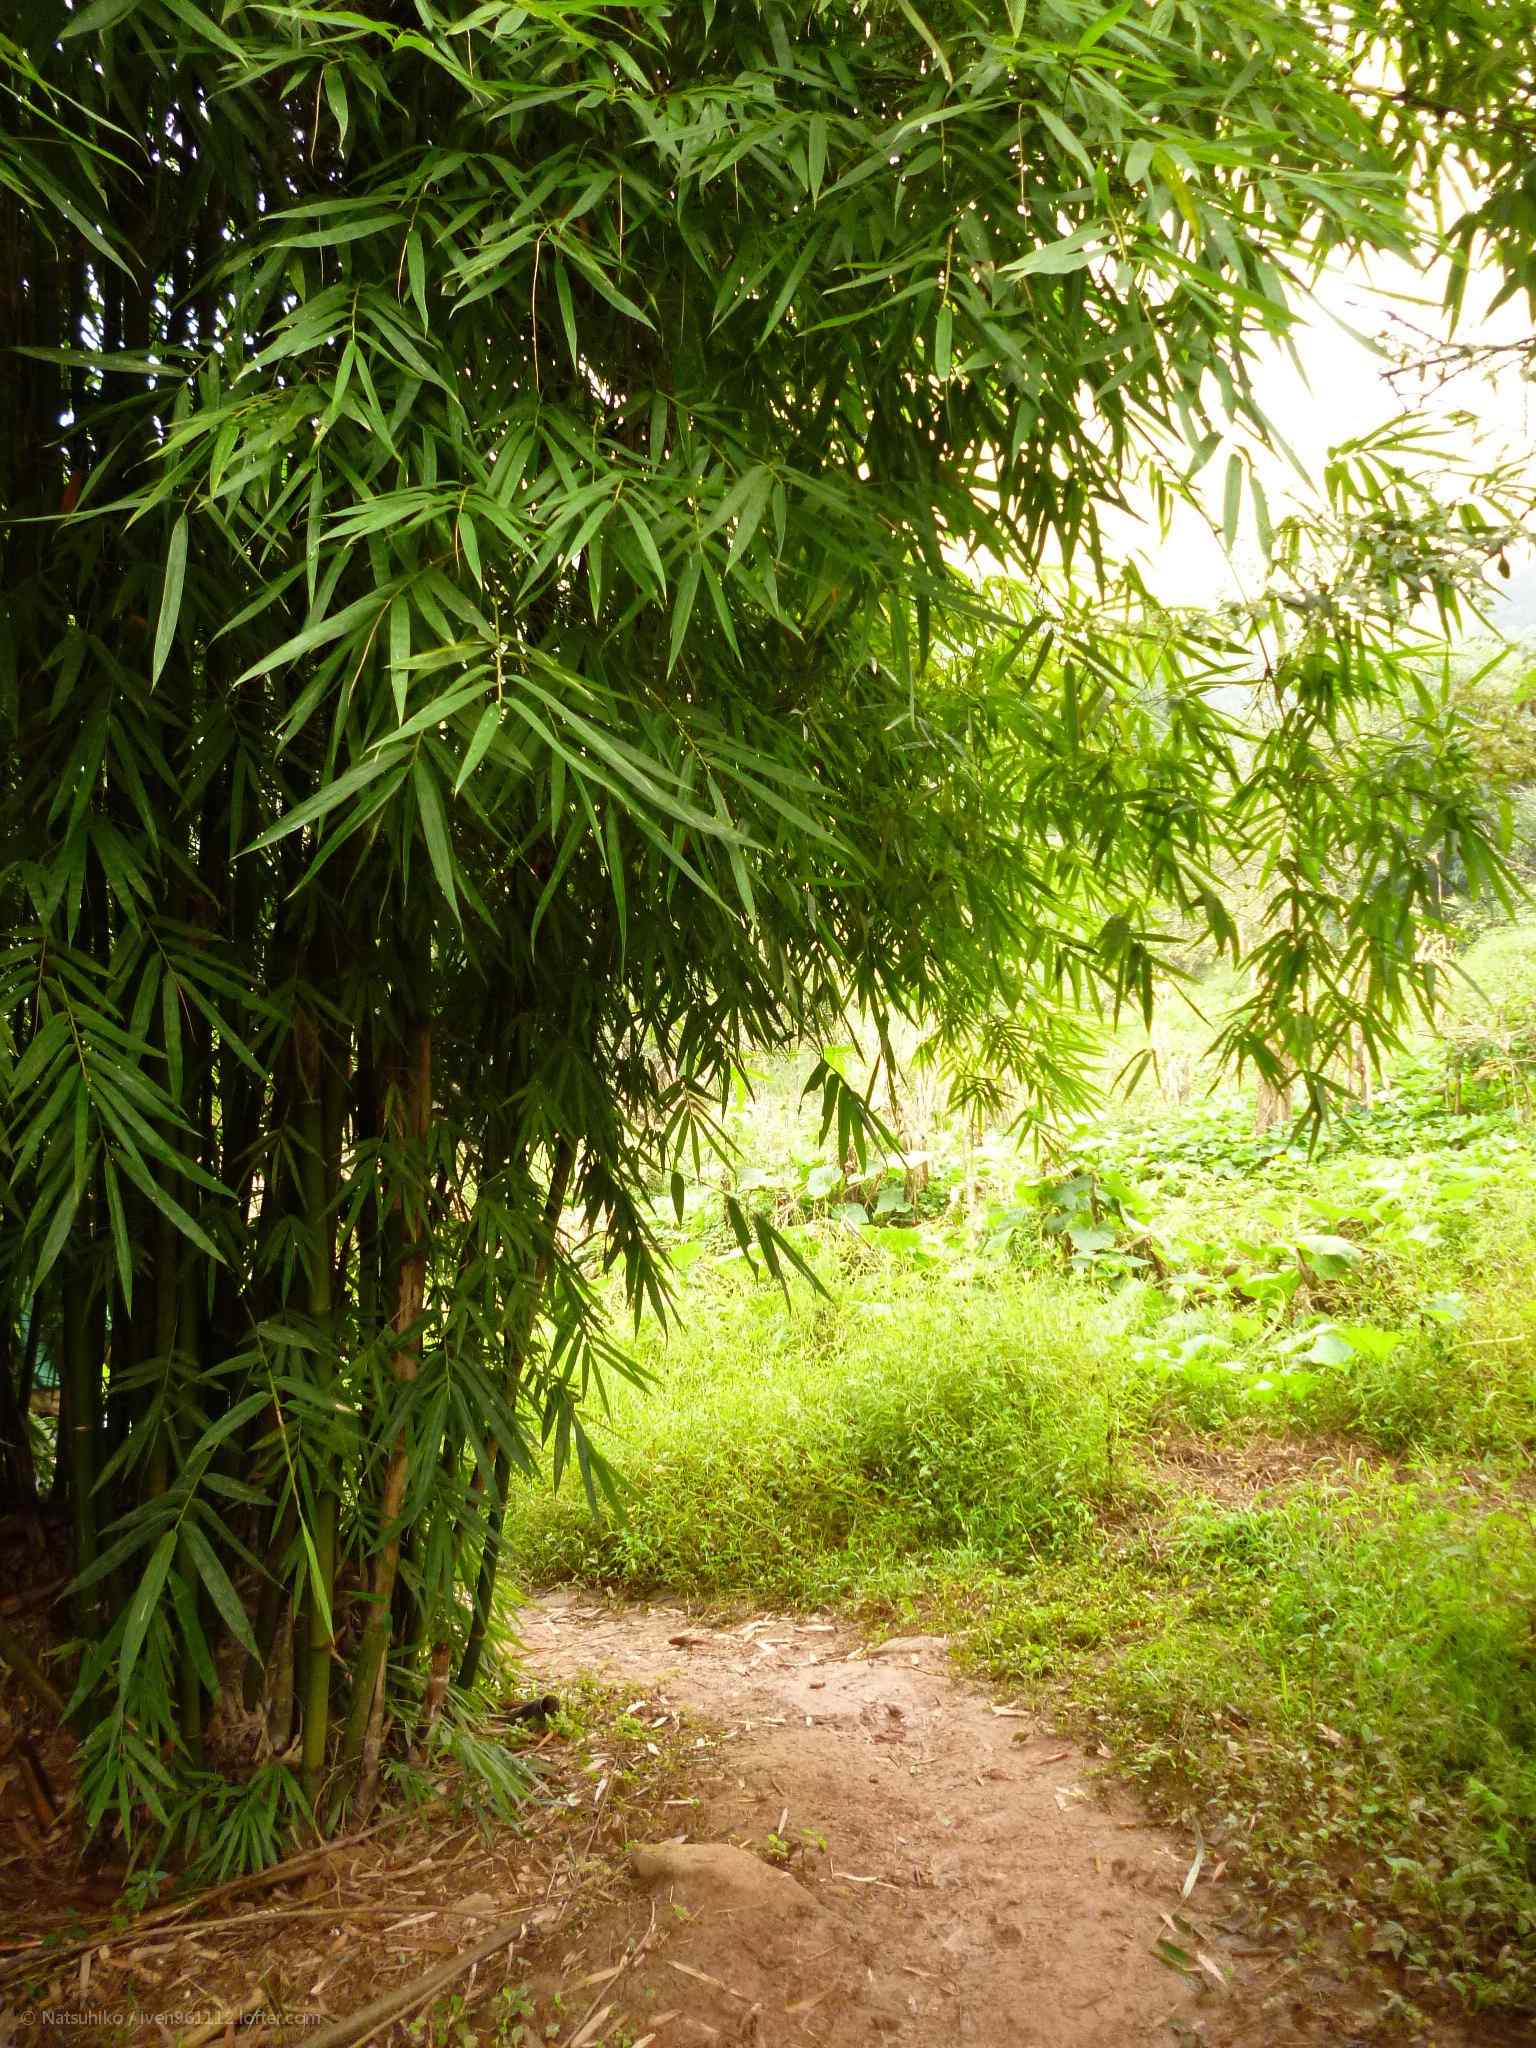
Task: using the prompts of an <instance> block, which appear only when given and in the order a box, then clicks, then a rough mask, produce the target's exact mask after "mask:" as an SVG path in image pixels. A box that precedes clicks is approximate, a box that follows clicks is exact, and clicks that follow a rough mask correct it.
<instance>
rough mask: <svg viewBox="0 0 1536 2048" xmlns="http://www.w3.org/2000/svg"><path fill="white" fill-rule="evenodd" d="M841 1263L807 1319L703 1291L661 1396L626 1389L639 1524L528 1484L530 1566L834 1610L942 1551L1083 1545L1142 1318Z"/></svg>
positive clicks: (772, 1301)
mask: <svg viewBox="0 0 1536 2048" xmlns="http://www.w3.org/2000/svg"><path fill="white" fill-rule="evenodd" d="M823 1264H824V1270H826V1274H827V1281H828V1284H829V1286H830V1287H831V1288H833V1289H834V1290H835V1292H834V1293H833V1295H832V1298H831V1299H830V1300H820V1299H818V1298H816V1297H815V1296H814V1295H812V1294H811V1292H810V1290H809V1289H805V1288H800V1289H797V1290H796V1295H795V1299H794V1306H793V1308H792V1309H789V1310H786V1308H785V1305H784V1303H783V1301H782V1299H781V1297H780V1296H779V1295H778V1294H777V1293H776V1292H771V1291H769V1290H768V1289H767V1288H765V1287H763V1286H761V1285H758V1284H755V1283H753V1282H751V1281H750V1280H748V1279H746V1278H745V1277H740V1278H723V1279H721V1280H720V1281H718V1282H717V1283H716V1284H715V1285H714V1286H713V1287H711V1288H710V1289H708V1291H707V1293H706V1291H705V1290H703V1289H697V1290H695V1291H694V1298H693V1302H692V1304H691V1309H690V1313H689V1316H688V1320H687V1321H686V1322H685V1323H684V1324H683V1325H682V1327H681V1329H680V1330H679V1331H678V1333H677V1334H676V1336H675V1337H674V1339H673V1341H672V1343H671V1345H670V1347H668V1349H667V1350H666V1353H665V1356H664V1358H662V1357H660V1356H658V1355H657V1351H658V1350H659V1347H654V1346H653V1352H652V1357H651V1359H650V1361H649V1362H650V1363H651V1364H652V1366H653V1368H655V1369H659V1370H662V1371H663V1372H664V1378H663V1380H662V1384H661V1388H660V1390H659V1391H658V1392H657V1393H656V1394H655V1395H654V1396H647V1395H646V1394H643V1393H637V1392H635V1391H633V1390H631V1389H628V1388H625V1389H621V1390H619V1391H618V1392H617V1393H616V1396H615V1413H614V1422H613V1426H612V1429H611V1431H610V1432H609V1433H608V1435H607V1438H606V1442H607V1447H608V1449H609V1451H610V1453H611V1454H612V1455H613V1457H614V1459H615V1462H616V1463H617V1465H618V1466H619V1469H620V1471H621V1472H623V1473H624V1474H625V1476H626V1477H627V1478H628V1480H629V1481H630V1483H631V1485H632V1487H633V1488H634V1494H633V1498H632V1500H631V1502H630V1507H629V1513H628V1516H627V1519H626V1520H625V1521H624V1522H623V1523H617V1522H615V1521H614V1520H612V1519H611V1518H605V1517H593V1516H592V1515H591V1514H589V1512H588V1510H587V1508H586V1506H585V1503H584V1502H583V1501H582V1500H581V1499H580V1497H579V1496H576V1495H573V1494H571V1493H569V1492H567V1493H565V1494H563V1495H562V1496H559V1497H554V1496H551V1495H549V1494H547V1493H533V1494H530V1495H527V1496H525V1497H524V1499H523V1500H522V1502H521V1503H520V1509H519V1515H518V1520H517V1523H516V1527H515V1530H514V1531H513V1534H512V1536H511V1539H510V1540H511V1542H512V1545H513V1550H512V1556H513V1559H514V1562H515V1565H516V1567H518V1568H520V1569H521V1570H522V1571H523V1572H524V1573H525V1575H528V1576H530V1577H533V1578H538V1579H543V1578H549V1577H556V1576H578V1577H596V1578H601V1579H605V1580H611V1581H613V1582H614V1583H619V1584H623V1585H626V1586H630V1587H635V1588H641V1587H646V1588H648V1587H654V1586H680V1587H687V1588H688V1589H690V1590H692V1591H696V1592H701V1593H708V1594H712V1595H717V1596H721V1597H732V1596H738V1595H752V1596H756V1597H762V1598H772V1599H776V1600H797V1601H801V1602H805V1603H807V1604H811V1605H815V1604H817V1603H819V1602H822V1601H825V1600H828V1599H832V1598H837V1597H846V1596H848V1595H853V1594H857V1593H860V1592H864V1591H867V1590H868V1588H869V1587H870V1586H871V1584H872V1583H874V1582H876V1581H879V1582H882V1583H884V1582H891V1581H893V1580H899V1579H900V1578H901V1576H902V1573H903V1571H904V1570H906V1569H908V1568H916V1569H919V1570H926V1569H928V1568H929V1566H930V1564H931V1562H932V1560H933V1559H935V1558H955V1557H976V1558H984V1559H987V1560H991V1561H997V1562H1002V1563H1004V1564H1008V1565H1018V1566H1023V1565H1025V1564H1027V1563H1028V1562H1029V1561H1030V1560H1031V1559H1032V1558H1036V1557H1041V1556H1053V1555H1058V1554H1060V1553H1061V1552H1062V1551H1063V1550H1064V1549H1065V1548H1067V1547H1070V1546H1072V1545H1074V1544H1076V1543H1079V1542H1081V1541H1082V1540H1083V1539H1084V1538H1085V1536H1086V1535H1087V1533H1088V1532H1089V1531H1090V1530H1091V1528H1092V1526H1093V1521H1094V1517H1095V1514H1096V1513H1097V1512H1098V1511H1099V1510H1100V1509H1101V1508H1103V1507H1105V1506H1107V1505H1108V1504H1109V1503H1110V1502H1111V1500H1112V1499H1113V1498H1114V1497H1115V1495H1116V1492H1117V1490H1118V1489H1119V1488H1120V1487H1121V1486H1122V1485H1123V1484H1124V1480H1123V1475H1122V1474H1120V1473H1119V1472H1117V1469H1116V1461H1115V1445H1116V1441H1117V1438H1118V1436H1119V1435H1120V1433H1121V1432H1122V1431H1123V1429H1124V1427H1125V1421H1126V1413H1127V1408H1128V1405H1130V1404H1133V1403H1134V1401H1135V1399H1136V1397H1137V1396H1136V1386H1135V1379H1136V1375H1135V1374H1134V1372H1133V1371H1132V1370H1130V1369H1128V1368H1127V1367H1126V1366H1125V1365H1123V1364H1121V1365H1117V1364H1115V1363H1113V1361H1114V1360H1115V1359H1116V1358H1117V1357H1119V1356H1120V1354H1121V1347H1120V1345H1119V1341H1118V1340H1119V1338H1120V1336H1121V1335H1122V1333H1123V1326H1124V1323H1125V1314H1124V1311H1123V1309H1122V1308H1120V1306H1119V1305H1117V1304H1116V1303H1115V1302H1113V1301H1112V1300H1107V1299H1104V1298H1102V1297H1100V1298H1095V1297H1094V1296H1093V1295H1091V1294H1090V1293H1089V1292H1088V1291H1087V1290H1086V1289H1084V1288H1081V1287H1074V1286H1070V1285H1068V1284H1067V1283H1066V1282H1065V1281H1061V1280H1058V1281H1056V1282H1055V1283H1054V1284H1052V1283H1050V1282H1047V1281H1043V1280H1042V1281H1035V1282H1031V1283H1030V1284H1029V1285H1027V1286H1025V1285H1022V1284H1021V1283H1020V1281H1019V1279H1018V1277H1017V1276H1015V1275H1013V1274H1011V1273H1009V1272H1007V1271H1006V1270H1004V1271H1000V1272H998V1273H997V1274H995V1275H992V1276H989V1277H987V1278H984V1279H978V1280H972V1281H963V1280H962V1281H956V1280H954V1279H952V1278H950V1277H948V1276H943V1277H933V1278H930V1277H927V1276H924V1275H919V1274H913V1273H910V1272H903V1271H901V1270H900V1269H897V1270H895V1271H890V1270H887V1269H885V1267H884V1266H883V1264H882V1265H880V1266H877V1267H876V1269H875V1270H874V1272H872V1273H868V1274H865V1275H863V1276H859V1275H847V1274H844V1275H842V1276H839V1275H838V1274H837V1273H836V1272H835V1271H834V1270H833V1269H832V1267H831V1262H830V1261H824V1262H823ZM738 1271H739V1269H738Z"/></svg>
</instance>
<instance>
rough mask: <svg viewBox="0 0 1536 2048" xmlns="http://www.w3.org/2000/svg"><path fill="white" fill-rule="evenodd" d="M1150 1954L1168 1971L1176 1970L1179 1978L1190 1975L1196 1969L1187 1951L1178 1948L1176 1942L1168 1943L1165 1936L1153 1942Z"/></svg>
mask: <svg viewBox="0 0 1536 2048" xmlns="http://www.w3.org/2000/svg"><path fill="white" fill-rule="evenodd" d="M1152 1953H1153V1955H1155V1956H1156V1957H1157V1960H1158V1961H1159V1962H1160V1963H1165V1964H1166V1965H1167V1967H1168V1968H1169V1969H1170V1970H1177V1971H1178V1973H1179V1975H1180V1976H1181V1977H1188V1976H1190V1975H1192V1974H1193V1972H1194V1970H1195V1968H1196V1964H1195V1959H1194V1957H1193V1956H1192V1955H1191V1954H1190V1953H1189V1950H1188V1949H1186V1948H1180V1947H1179V1945H1178V1943H1177V1942H1176V1941H1170V1940H1169V1939H1168V1937H1167V1935H1165V1934H1164V1935H1159V1936H1158V1938H1157V1940H1156V1941H1155V1942H1153V1944H1152Z"/></svg>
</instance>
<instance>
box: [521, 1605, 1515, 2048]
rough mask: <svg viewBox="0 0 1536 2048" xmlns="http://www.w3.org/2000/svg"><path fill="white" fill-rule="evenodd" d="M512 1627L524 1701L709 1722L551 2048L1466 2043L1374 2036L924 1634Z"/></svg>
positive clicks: (593, 1938)
mask: <svg viewBox="0 0 1536 2048" xmlns="http://www.w3.org/2000/svg"><path fill="white" fill-rule="evenodd" d="M522 1628H523V1636H524V1652H525V1655H526V1657H527V1661H528V1665H529V1668H530V1669H531V1670H532V1671H533V1672H534V1673H536V1674H537V1676H538V1679H539V1682H540V1683H544V1682H546V1681H548V1682H551V1683H556V1684H558V1683H560V1682H562V1681H566V1682H568V1681H570V1680H572V1679H574V1678H575V1677H577V1676H578V1675H580V1674H583V1673H591V1674H593V1675H595V1676H597V1677H600V1678H601V1679H602V1680H604V1681H605V1682H607V1683H611V1684H616V1685H618V1686H619V1687H620V1688H621V1691H622V1692H623V1693H624V1694H625V1695H626V1696H627V1698H626V1704H627V1705H628V1708H629V1711H630V1713H631V1714H632V1715H633V1716H635V1717H637V1718H639V1719H642V1720H643V1719H645V1718H647V1717H651V1716H658V1717H659V1716H667V1717H670V1716H672V1715H675V1714H676V1713H678V1712H679V1711H681V1712H683V1713H684V1714H686V1715H696V1716H703V1717H707V1718H708V1720H709V1721H712V1722H714V1723H715V1724H717V1725H718V1727H719V1740H718V1741H717V1742H713V1741H712V1742H705V1741H703V1740H701V1743H700V1747H701V1751H702V1752H703V1753H702V1754H701V1756H700V1761H699V1768H698V1770H697V1772H696V1773H694V1774H692V1775H691V1776H690V1778H689V1781H688V1782H689V1786H690V1789H691V1792H692V1794H693V1796H692V1797H691V1798H690V1799H688V1800H680V1801H677V1802H675V1803H674V1811H675V1814H676V1819H677V1835H676V1839H675V1842H673V1843H671V1844H668V1845H652V1846H650V1847H647V1848H645V1849H643V1850H641V1851H640V1852H638V1853H637V1855H636V1857H635V1858H634V1859H633V1863H634V1866H635V1883H634V1886H633V1888H632V1891H631V1892H630V1894H629V1895H627V1896H626V1895H624V1894H620V1895H618V1896H613V1895H611V1894H610V1898H609V1901H608V1903H607V1904H606V1906H605V1908H604V1910H603V1912H602V1913H601V1914H599V1916H598V1917H597V1919H596V1920H595V1921H594V1922H593V1923H592V1924H590V1925H589V1927H588V1928H587V1930H586V1935H585V1939H584V1950H585V1956H586V1959H587V1961H588V1962H589V1963H591V1964H593V1965H597V1966H601V1967H605V1968H608V1969H612V1968H614V1966H615V1965H617V1966H619V1974H618V1975H616V1976H614V1977H612V1978H611V1979H609V1980H607V1983H606V1985H605V1987H604V1989H603V1990H602V1991H601V1992H600V1993H599V2001H598V2002H596V2003H594V2006H593V2008H592V2011H591V2016H590V2025H591V2028H592V2031H591V2033H590V2035H587V2036H586V2040H585V2041H583V2034H582V2032H581V2031H578V2033H577V2035H576V2036H575V2037H574V2038H573V2041H572V2044H571V2048H575V2043H576V2042H577V2041H583V2048H586V2042H587V2041H590V2042H594V2043H595V2042H596V2041H599V2040H601V2041H604V2042H628V2043H631V2044H633V2048H639V2043H640V2042H642V2041H644V2042H646V2043H650V2042H651V2041H652V2040H654V2041H655V2042H656V2043H657V2044H658V2048H672V2044H674V2043H676V2044H679V2048H684V2044H688V2048H691V2044H698V2043H710V2042H716V2041H718V2042H738V2041H757V2042H786V2043H791V2042H808V2043H809V2042H815V2043H820V2044H823V2048H854V2044H864V2043H871V2042H912V2043H919V2042H921V2043H948V2042H971V2043H975V2044H977V2048H1004V2044H1007V2048H1137V2044H1140V2043H1153V2042H1156V2043H1159V2044H1167V2043H1171V2042H1179V2041H1183V2042H1201V2043H1205V2044H1208V2048H1323V2044H1327V2048H1344V2044H1347V2043H1350V2042H1353V2041H1365V2040H1368V2039H1381V2038H1396V2039H1400V2040H1402V2039H1412V2038H1417V2039H1422V2040H1435V2041H1440V2042H1444V2043H1451V2042H1457V2043H1461V2042H1468V2041H1471V2040H1473V2039H1475V2038H1476V2037H1475V2036H1473V2035H1471V2034H1468V2033H1466V2032H1465V2031H1463V2030H1461V2029H1459V2028H1452V2027H1449V2026H1447V2027H1445V2028H1442V2029H1436V2028H1435V2027H1434V2026H1432V2025H1431V2026H1429V2027H1428V2028H1427V2029H1425V2030H1420V2031H1419V2032H1417V2033H1411V2032H1409V2031H1407V2030H1406V2029H1404V2028H1403V2027H1402V2026H1398V2027H1397V2029H1396V2030H1395V2032H1393V2033H1392V2034H1391V2035H1389V2036H1383V2035H1381V2034H1379V2033H1373V2031H1372V2022H1371V2017H1370V2008H1371V2006H1372V2004H1373V2003H1375V2001H1373V2000H1372V1999H1371V1998H1370V1997H1369V1995H1368V1992H1367V1990H1366V1988H1365V1987H1358V1988H1353V1987H1352V1986H1351V1984H1350V1982H1349V1979H1348V1974H1347V1972H1345V1971H1344V1970H1342V1969H1340V1970H1338V1971H1334V1972H1331V1971H1330V1970H1329V1969H1328V1968H1327V1967H1326V1966H1321V1965H1319V1964H1317V1963H1316V1962H1315V1961H1314V1962H1312V1963H1311V1964H1309V1965H1305V1966H1304V1965H1303V1964H1301V1963H1300V1962H1298V1961H1297V1960H1296V1959H1295V1958H1293V1957H1292V1956H1291V1955H1289V1954H1288V1953H1287V1951H1286V1949H1285V1948H1284V1947H1282V1946H1276V1945H1274V1944H1273V1943H1272V1942H1267V1941H1265V1940H1263V1939H1261V1938H1258V1937H1257V1936H1256V1935H1255V1933H1254V1932H1253V1921H1252V1918H1251V1915H1250V1914H1249V1912H1248V1911H1247V1910H1246V1909H1245V1907H1244V1904H1243V1901H1242V1899H1241V1897H1240V1895H1239V1894H1238V1893H1237V1892H1236V1890H1235V1888H1234V1887H1233V1886H1232V1885H1231V1884H1230V1882H1229V1881H1227V1880H1225V1879H1224V1876H1223V1865H1222V1862H1221V1859H1220V1857H1219V1855H1217V1854H1216V1853H1214V1852H1211V1853H1202V1852H1201V1850H1200V1847H1199V1845H1198V1844H1197V1843H1196V1842H1195V1841H1194V1840H1193V1839H1181V1838H1180V1837H1178V1836H1176V1835H1173V1834H1170V1833H1169V1832H1167V1831H1166V1830H1164V1829H1161V1828H1159V1827H1157V1826H1155V1825H1153V1824H1151V1823H1149V1822H1148V1821H1147V1819H1146V1817H1145V1815H1144V1814H1143V1813H1142V1812H1141V1811H1140V1810H1139V1809H1138V1807H1137V1806H1136V1804H1135V1803H1134V1800H1133V1799H1132V1797H1131V1796H1130V1794H1129V1793H1127V1792H1126V1791H1125V1790H1124V1789H1123V1788H1119V1787H1116V1786H1114V1785H1113V1784H1112V1783H1111V1782H1109V1781H1108V1780H1107V1779H1106V1778H1105V1777H1104V1775H1103V1764H1102V1762H1101V1761H1100V1760H1098V1759H1095V1758H1093V1757H1091V1756H1089V1755H1087V1754H1085V1753H1084V1751H1083V1750H1082V1749H1080V1748H1078V1747H1075V1746H1074V1745H1072V1744H1071V1743H1069V1742H1067V1741H1065V1740H1063V1739H1061V1738H1059V1737H1058V1736H1057V1735H1055V1734H1054V1733H1052V1731H1051V1730H1050V1729H1049V1728H1048V1727H1045V1726H1042V1725H1040V1724H1039V1723H1038V1722H1037V1721H1036V1720H1035V1719H1034V1718H1032V1717H1031V1716H1030V1715H1028V1714H1027V1713H1024V1712H1023V1711H1021V1710H1016V1709H1014V1708H1012V1707H1011V1706H1009V1705H1008V1704H1007V1703H1006V1702H999V1701H996V1700H993V1699H990V1698H988V1697H987V1696H985V1695H984V1694H983V1693H981V1692H980V1691H979V1690H977V1689H975V1688H973V1687H970V1686H968V1685H967V1684H965V1683H963V1682H962V1681H961V1680H960V1679H959V1678H958V1677H957V1676H956V1675H955V1674H954V1673H953V1671H952V1670H951V1669H950V1666H949V1659H948V1655H947V1649H946V1645H945V1644H944V1642H943V1641H942V1640H941V1639H939V1638H936V1637H932V1636H917V1637H908V1638H902V1639H898V1640H896V1641H888V1642H885V1643H883V1644H879V1645H876V1646H874V1647H866V1646H864V1645H862V1644H860V1643H858V1642H857V1641H856V1639H854V1638H853V1637H852V1636H850V1634H849V1633H848V1632H847V1630H846V1629H844V1628H842V1627H841V1626H839V1625H837V1624H835V1623H832V1622H830V1621H826V1620H806V1619H804V1618H789V1617H783V1616H772V1615H770V1616H761V1617H759V1618H757V1619H755V1620H753V1621H749V1622H746V1623H745V1624H733V1625H730V1626H726V1625H722V1624H718V1623H715V1624H711V1623H708V1622H700V1621H697V1620H692V1619H690V1618H689V1617H688V1615H687V1614H686V1613H685V1612H684V1611H682V1610H681V1609H678V1608H672V1607H667V1606H652V1607H645V1608H635V1607H619V1606H610V1605H605V1604H600V1603H597V1602H595V1601H594V1600H593V1598H592V1597H591V1596H589V1595H588V1596H583V1595H580V1594H570V1593H556V1594H552V1595H549V1596H546V1597H545V1598H544V1599H542V1600H540V1601H538V1602H537V1603H536V1604H535V1605H534V1606H533V1607H531V1608H530V1609H529V1610H528V1611H527V1612H526V1613H525V1615H524V1616H523V1619H522ZM753 1852H755V1853H753ZM765 1857H766V1858H767V1859H769V1860H764V1859H765ZM1197 1859H1198V1869H1196V1865H1197ZM775 1863H777V1864H778V1865H780V1866H781V1867H777V1868H776V1867H774V1864H775ZM1192 1872H1193V1873H1194V1881H1193V1883H1190V1877H1191V1873H1192ZM626 2028H627V2030H628V2031H625V2029H626ZM1487 2038H1489V2039H1492V2038H1493V2037H1492V2036H1489V2037H1487Z"/></svg>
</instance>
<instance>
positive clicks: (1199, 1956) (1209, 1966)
mask: <svg viewBox="0 0 1536 2048" xmlns="http://www.w3.org/2000/svg"><path fill="white" fill-rule="evenodd" d="M1195 1961H1196V1962H1197V1963H1198V1964H1199V1965H1200V1967H1201V1969H1202V1970H1204V1971H1205V1973H1206V1975H1207V1976H1208V1977H1214V1978H1215V1980H1216V1982H1217V1983H1218V1984H1219V1985H1220V1986H1221V1988H1222V1990H1223V1991H1225V1990H1226V1988H1227V1980H1226V1976H1225V1974H1224V1973H1223V1971H1222V1968H1221V1966H1220V1964H1219V1963H1216V1962H1213V1961H1212V1959H1211V1958H1210V1957H1209V1956H1208V1955H1207V1954H1206V1952H1205V1950H1204V1949H1203V1948H1197V1949H1196V1950H1195Z"/></svg>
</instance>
